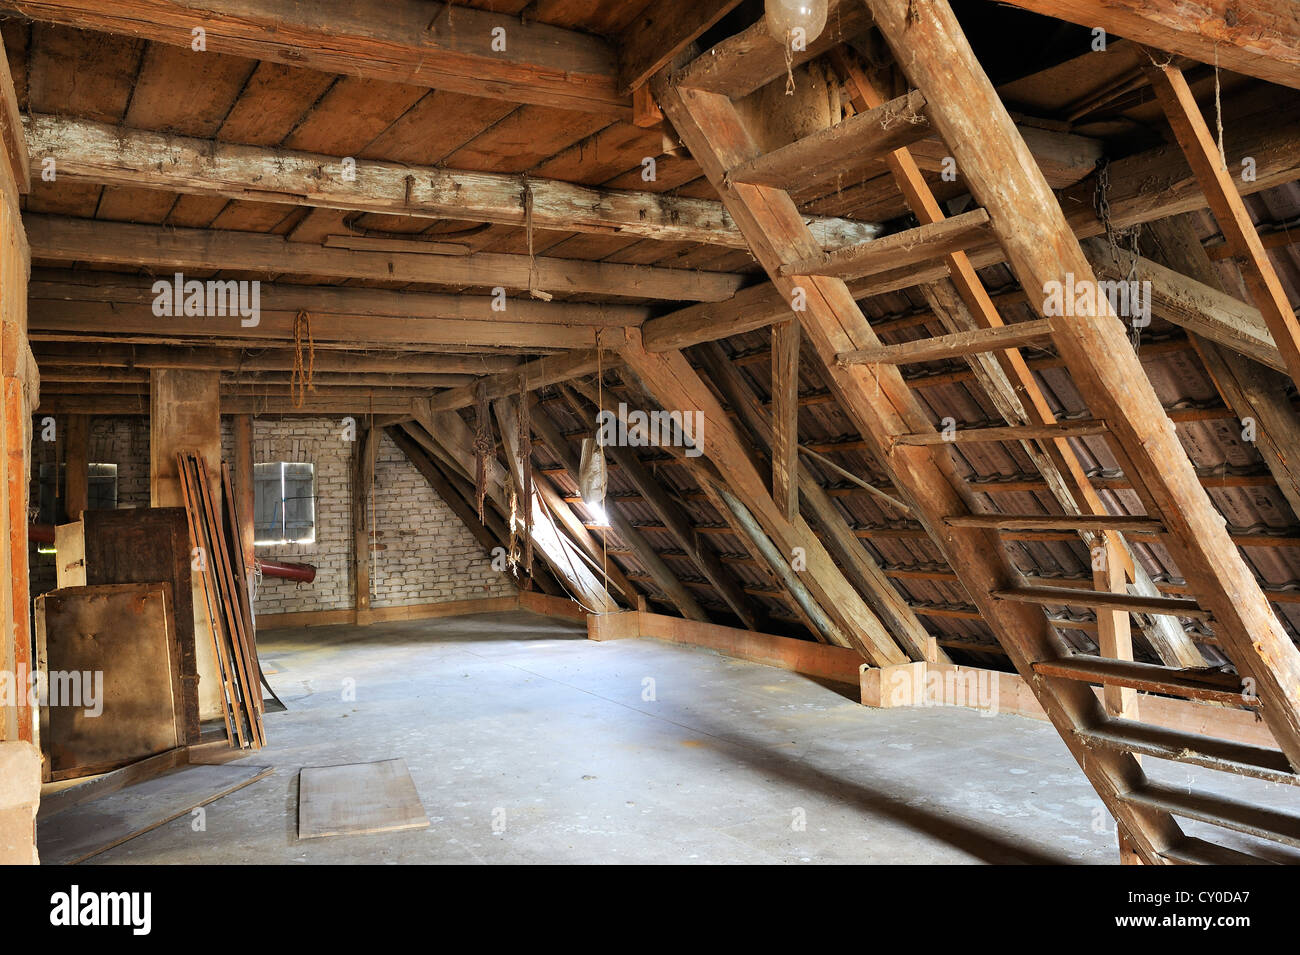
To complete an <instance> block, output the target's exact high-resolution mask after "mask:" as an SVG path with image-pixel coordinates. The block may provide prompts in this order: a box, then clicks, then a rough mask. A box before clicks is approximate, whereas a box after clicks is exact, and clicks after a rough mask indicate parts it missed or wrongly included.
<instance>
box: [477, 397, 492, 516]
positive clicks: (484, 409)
mask: <svg viewBox="0 0 1300 955" xmlns="http://www.w3.org/2000/svg"><path fill="white" fill-rule="evenodd" d="M490 414H491V409H490V408H489V407H488V395H487V379H486V378H480V379H479V380H478V381H477V382H476V383H475V385H474V416H475V421H474V496H475V500H476V503H477V504H478V519H479V523H480V524H481V523H483V499H484V498H485V497H487V463H488V458H489V457H493V456H495V453H496V445H495V443H494V442H493V441H492V419H491V417H490Z"/></svg>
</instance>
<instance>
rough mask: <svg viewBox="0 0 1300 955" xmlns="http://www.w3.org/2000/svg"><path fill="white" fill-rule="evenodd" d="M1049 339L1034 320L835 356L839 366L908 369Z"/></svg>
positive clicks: (1043, 324) (1048, 333) (1040, 323)
mask: <svg viewBox="0 0 1300 955" xmlns="http://www.w3.org/2000/svg"><path fill="white" fill-rule="evenodd" d="M1051 337H1052V329H1051V326H1050V325H1049V324H1048V322H1047V321H1045V320H1043V319H1037V320H1035V321H1030V322H1019V323H1017V324H1015V325H996V326H992V327H990V328H979V329H974V330H972V331H968V332H953V333H952V334H949V335H937V336H935V337H934V338H921V339H918V340H916V341H910V342H902V343H900V344H897V345H881V346H880V347H879V348H862V349H858V350H856V351H851V352H845V353H844V354H842V355H840V356H838V359H837V360H838V361H839V362H840V364H842V365H870V364H873V363H881V362H883V363H885V364H890V365H907V364H913V363H919V362H924V361H942V360H944V359H947V358H958V357H961V356H964V355H974V354H978V353H980V352H991V351H995V350H997V349H999V348H1012V347H1015V346H1018V345H1024V344H1027V343H1029V342H1037V341H1042V340H1043V339H1046V338H1051Z"/></svg>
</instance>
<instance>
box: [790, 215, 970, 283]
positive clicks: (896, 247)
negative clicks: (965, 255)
mask: <svg viewBox="0 0 1300 955" xmlns="http://www.w3.org/2000/svg"><path fill="white" fill-rule="evenodd" d="M989 229H990V226H989V214H988V213H987V212H985V211H984V210H983V209H975V210H973V211H971V212H963V213H962V214H961V215H959V216H953V217H952V218H951V219H944V220H942V221H940V222H933V223H929V224H927V225H923V226H917V227H916V228H915V229H908V230H907V231H906V232H896V233H894V234H893V235H887V236H885V237H884V238H883V239H872V240H870V241H868V242H859V243H857V244H856V245H850V246H847V247H846V248H843V249H836V250H835V251H834V252H823V253H822V254H821V255H820V256H818V257H816V258H812V259H804V260H803V261H801V262H791V263H788V264H786V265H783V266H781V269H780V272H781V274H782V275H833V276H835V277H836V278H841V279H860V278H864V277H866V276H868V275H876V274H878V273H880V272H888V271H889V270H890V269H899V268H903V267H904V266H907V265H916V264H917V263H920V262H928V261H930V260H931V259H938V258H941V257H943V256H945V255H948V254H950V253H953V252H960V251H962V250H963V249H966V248H969V247H970V246H972V245H974V244H975V243H977V242H979V241H980V240H982V239H983V238H984V237H985V235H986V234H987V233H988V232H989Z"/></svg>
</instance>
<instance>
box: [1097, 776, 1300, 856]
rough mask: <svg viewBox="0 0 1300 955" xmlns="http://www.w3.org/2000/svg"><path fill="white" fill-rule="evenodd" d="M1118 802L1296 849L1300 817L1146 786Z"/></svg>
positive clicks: (1200, 794) (1149, 785)
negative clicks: (1171, 814)
mask: <svg viewBox="0 0 1300 955" xmlns="http://www.w3.org/2000/svg"><path fill="white" fill-rule="evenodd" d="M1119 798H1120V799H1122V800H1123V801H1124V802H1127V803H1130V804H1132V805H1135V806H1146V807H1148V808H1150V809H1162V810H1164V811H1165V812H1171V813H1173V814H1174V815H1177V816H1184V817H1186V818H1188V819H1196V820H1198V821H1200V822H1208V823H1210V824H1211V825H1215V826H1222V827H1223V828H1225V829H1234V830H1236V831H1237V832H1244V833H1246V834H1247V835H1251V836H1255V837H1257V838H1260V839H1268V840H1270V841H1272V842H1280V843H1282V844H1283V845H1288V846H1294V847H1296V848H1300V817H1297V816H1291V815H1288V814H1287V813H1284V812H1277V811H1275V810H1273V809H1265V808H1263V807H1262V806H1252V805H1250V804H1249V803H1244V802H1238V801H1237V800H1235V799H1228V798H1226V797H1224V796H1215V795H1211V794H1210V793H1197V792H1192V793H1189V792H1185V791H1184V790H1181V789H1170V788H1169V787H1167V786H1160V785H1157V784H1156V783H1146V784H1145V785H1143V786H1142V787H1141V788H1139V789H1135V790H1133V791H1132V792H1128V793H1121V794H1120V797H1119Z"/></svg>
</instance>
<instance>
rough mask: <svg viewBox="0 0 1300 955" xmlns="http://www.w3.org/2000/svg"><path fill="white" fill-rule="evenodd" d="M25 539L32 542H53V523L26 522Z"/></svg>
mask: <svg viewBox="0 0 1300 955" xmlns="http://www.w3.org/2000/svg"><path fill="white" fill-rule="evenodd" d="M27 539H28V540H29V541H31V542H32V543H34V544H53V543H54V525H53V524H28V525H27Z"/></svg>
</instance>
